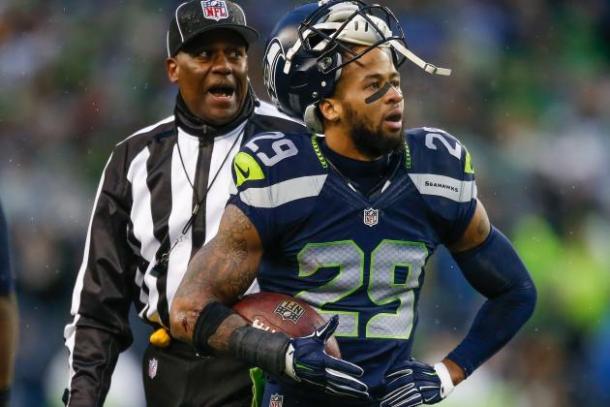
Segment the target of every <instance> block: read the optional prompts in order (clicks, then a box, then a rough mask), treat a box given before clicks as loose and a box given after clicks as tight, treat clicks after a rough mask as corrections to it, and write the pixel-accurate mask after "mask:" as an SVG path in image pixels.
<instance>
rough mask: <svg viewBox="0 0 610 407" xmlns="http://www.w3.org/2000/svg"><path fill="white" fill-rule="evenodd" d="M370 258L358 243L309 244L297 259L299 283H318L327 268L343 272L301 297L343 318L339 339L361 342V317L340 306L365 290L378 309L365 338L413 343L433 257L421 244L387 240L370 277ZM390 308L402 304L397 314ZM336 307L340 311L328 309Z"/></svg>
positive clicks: (377, 253) (373, 259)
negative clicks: (423, 278) (418, 301)
mask: <svg viewBox="0 0 610 407" xmlns="http://www.w3.org/2000/svg"><path fill="white" fill-rule="evenodd" d="M365 257H366V255H365V253H364V252H363V251H362V249H361V248H360V247H359V246H358V245H357V244H356V242H354V241H353V240H343V241H338V242H328V243H309V244H307V245H306V246H305V247H303V249H302V250H301V252H300V253H299V255H298V261H299V278H301V279H311V280H314V279H315V274H316V273H318V272H319V271H320V270H321V269H323V268H338V269H339V272H338V273H337V274H336V275H335V277H334V278H333V279H332V280H330V281H328V282H326V283H324V284H322V285H320V286H318V287H316V288H314V289H311V290H306V291H302V292H300V293H298V294H297V297H299V298H302V299H304V300H306V301H307V302H309V303H311V304H312V305H314V306H316V307H317V308H318V310H319V311H320V313H322V314H331V315H332V314H338V315H339V320H340V324H339V328H338V329H337V331H336V333H335V334H336V335H337V336H342V337H357V336H358V332H359V330H360V329H359V325H360V323H361V319H362V316H361V314H360V313H359V312H357V311H344V310H341V308H342V307H341V303H342V302H344V301H349V300H350V299H348V297H350V296H351V295H352V294H354V293H355V292H356V291H358V290H359V289H360V288H361V287H365V289H366V293H367V294H368V299H369V300H370V302H372V303H373V304H374V305H375V307H376V308H377V309H378V311H377V312H376V313H375V315H373V316H372V317H370V318H369V319H368V321H367V322H366V328H365V335H366V338H378V339H405V340H406V339H409V337H410V336H411V331H412V330H413V320H414V315H415V289H417V288H418V287H419V277H420V275H421V272H422V270H423V266H424V264H425V262H426V258H427V257H428V249H427V247H426V246H425V244H423V243H419V242H404V241H399V240H388V239H386V240H383V241H381V242H380V243H379V244H378V245H377V247H376V248H375V249H374V250H373V251H372V252H371V253H370V255H369V256H368V257H369V259H368V260H369V261H368V264H370V273H365V264H366V263H367V261H366V260H367V259H366V258H365ZM399 270H406V278H404V277H403V278H402V279H400V280H403V281H398V280H399V278H398V276H399V274H400V273H399ZM365 278H366V280H365ZM351 300H352V301H351V302H350V304H351V306H350V308H357V307H358V306H362V307H366V306H367V305H368V304H369V302H368V301H367V304H356V303H355V302H354V301H357V299H356V298H352V299H351ZM391 303H396V304H397V307H396V308H395V309H396V310H395V311H394V312H389V311H388V305H389V304H391ZM333 305H335V306H333ZM323 307H324V308H326V310H322V308H323ZM335 307H336V309H337V310H332V311H330V310H329V309H333V308H335ZM369 307H370V306H369ZM390 308H392V307H390ZM373 311H375V308H373Z"/></svg>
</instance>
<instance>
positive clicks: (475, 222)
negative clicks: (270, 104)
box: [171, 1, 536, 407]
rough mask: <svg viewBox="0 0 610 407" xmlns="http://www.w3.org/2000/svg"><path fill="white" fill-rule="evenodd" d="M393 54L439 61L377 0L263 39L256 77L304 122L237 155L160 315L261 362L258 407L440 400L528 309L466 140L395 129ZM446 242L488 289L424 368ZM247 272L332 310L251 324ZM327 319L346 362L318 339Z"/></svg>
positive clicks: (287, 26)
mask: <svg viewBox="0 0 610 407" xmlns="http://www.w3.org/2000/svg"><path fill="white" fill-rule="evenodd" d="M405 59H408V60H410V61H412V62H414V63H415V64H417V65H419V66H420V67H421V68H422V69H424V70H425V71H426V72H428V73H430V74H440V75H448V74H450V70H448V69H443V68H437V67H435V66H434V65H431V64H428V63H426V62H425V61H423V60H422V59H420V58H419V57H417V56H416V55H415V54H413V53H412V52H411V51H410V50H409V49H408V48H407V45H406V42H405V39H404V35H403V33H402V29H401V28H400V25H399V24H398V21H397V20H396V18H395V17H394V16H393V14H392V12H391V11H390V10H389V9H387V8H386V7H383V6H378V5H374V6H369V5H367V4H365V3H363V2H361V1H331V2H321V3H320V4H309V5H305V6H302V7H300V8H298V9H296V10H294V11H293V12H291V13H289V14H288V15H287V16H286V17H285V18H284V19H283V20H282V21H281V22H280V23H279V24H278V26H277V27H276V29H275V30H274V33H273V35H272V39H271V40H270V41H269V43H268V46H267V50H266V53H265V83H266V86H267V89H268V91H269V93H270V95H271V97H272V98H273V100H274V102H275V103H276V104H277V105H278V106H279V107H280V108H281V109H282V110H283V111H285V112H287V113H289V114H291V115H293V116H296V117H303V118H304V120H305V121H306V123H307V124H308V125H309V126H310V128H311V129H312V132H311V134H283V133H277V132H275V133H266V134H261V135H259V136H257V137H254V138H252V139H251V140H250V141H249V142H248V143H247V144H245V145H244V147H243V148H242V150H241V152H240V153H238V154H237V155H236V157H235V160H234V177H235V186H236V190H235V191H233V194H232V197H231V199H230V201H229V204H228V206H227V207H226V210H225V213H224V215H223V218H222V221H221V225H220V230H219V233H218V235H217V236H216V237H215V238H214V239H213V240H212V241H210V242H209V243H208V244H207V245H206V246H205V247H204V248H202V249H201V250H200V251H199V253H198V254H197V255H196V256H195V257H194V258H193V260H192V262H191V264H190V265H189V269H188V271H187V274H186V276H185V279H184V280H183V282H182V284H181V286H180V288H179V289H178V292H177V294H176V297H175V299H174V302H173V306H172V312H171V322H172V334H173V335H174V336H175V337H178V338H180V339H182V340H185V341H192V343H193V344H194V345H195V347H197V348H198V349H201V350H204V351H212V352H216V353H219V354H222V353H224V354H231V355H233V356H234V357H236V358H239V359H241V360H244V361H247V362H248V363H251V364H253V365H256V366H259V367H261V368H263V369H264V370H265V371H266V372H267V373H268V375H269V378H268V383H267V386H266V390H265V395H264V401H263V405H264V406H279V405H282V406H284V407H286V406H290V407H291V406H313V405H315V406H324V405H328V406H338V405H341V406H352V405H353V406H382V407H393V406H396V407H398V406H403V407H404V406H416V405H420V404H434V403H436V402H439V401H440V400H442V399H443V398H445V397H447V396H448V395H449V394H450V393H451V391H452V389H453V388H454V386H455V385H457V384H458V383H459V382H461V381H462V380H464V379H465V378H466V377H468V375H470V374H472V372H473V371H474V370H475V369H476V368H477V367H479V366H480V365H481V364H482V363H483V362H484V361H485V360H487V359H488V358H489V357H491V356H492V355H493V354H494V353H496V352H497V351H498V350H499V349H500V348H502V347H503V346H504V345H505V344H506V343H507V342H508V341H509V340H510V339H511V338H512V337H513V336H514V335H515V333H516V332H517V331H518V330H519V329H520V327H521V326H522V325H523V324H524V323H525V322H526V321H527V319H528V318H529V317H530V315H531V313H532V311H533V309H534V305H535V301H536V291H535V288H534V285H533V283H532V280H531V279H530V276H529V274H528V272H527V270H526V269H525V267H524V265H523V263H522V262H521V260H520V259H519V257H518V255H517V254H516V252H515V251H514V249H513V247H512V245H511V243H510V242H509V241H508V239H507V238H506V237H505V236H504V235H503V234H502V233H501V232H500V231H498V230H497V229H496V228H494V227H493V226H491V225H490V222H489V219H488V217H487V214H486V212H485V208H484V206H483V204H482V203H481V202H480V201H479V200H478V199H477V188H476V184H475V179H474V169H473V166H472V162H471V157H470V154H469V153H468V151H467V150H466V148H465V147H464V146H463V145H462V144H461V143H460V142H459V141H458V140H457V139H456V138H454V137H453V136H451V135H450V134H448V133H447V132H445V131H443V130H439V129H435V128H418V129H412V130H408V131H406V132H405V131H404V129H403V128H404V117H403V109H404V98H403V94H402V91H401V84H400V74H399V72H398V70H397V67H398V66H399V65H400V64H401V63H402V62H403V60H405ZM318 133H321V134H318ZM322 134H323V136H322ZM441 244H443V245H446V246H447V247H448V248H449V249H450V251H451V252H452V253H453V257H454V258H455V260H456V261H457V263H458V264H459V266H460V268H461V270H462V272H463V273H464V275H465V276H466V279H467V280H468V281H469V282H470V284H471V285H472V286H473V287H474V288H475V289H476V290H477V291H479V292H480V293H482V294H483V295H484V296H485V297H486V298H487V301H486V302H485V303H484V304H483V306H482V307H481V309H480V310H479V312H478V314H477V316H476V318H475V320H474V323H473V325H472V327H471V329H470V331H469V332H468V334H467V335H466V337H465V338H464V339H463V341H462V342H461V343H460V344H459V345H458V346H457V347H456V348H455V349H453V350H451V351H450V352H449V353H448V355H447V357H446V358H444V359H443V360H442V361H439V362H438V363H436V364H434V365H428V364H426V363H423V362H420V361H417V360H415V359H414V358H413V356H412V354H411V348H412V343H413V336H414V331H415V327H416V325H417V303H418V299H419V293H420V290H421V287H422V284H423V281H424V274H425V272H424V267H425V265H426V261H427V260H428V258H429V257H430V255H431V254H432V253H433V252H434V250H435V249H436V248H437V247H438V246H439V245H441ZM255 278H256V279H258V283H259V284H260V287H261V289H262V290H263V291H273V292H279V293H284V294H289V295H293V296H296V297H299V298H302V299H304V300H306V301H308V302H309V303H311V304H312V305H314V306H315V307H317V308H318V309H319V310H320V312H322V313H324V314H327V315H328V316H329V317H330V319H329V322H328V323H327V324H326V325H325V326H324V327H323V328H321V329H320V330H318V331H317V332H315V333H313V334H312V335H311V336H308V337H301V338H289V337H287V336H286V335H284V334H282V333H270V332H265V331H262V330H258V329H255V328H253V327H250V326H248V325H247V324H246V322H245V320H243V319H242V318H241V317H240V316H238V315H237V314H235V313H233V312H232V310H231V309H230V308H229V306H230V305H231V304H232V303H234V302H235V301H236V300H237V299H238V298H239V296H240V295H241V294H242V293H243V292H244V291H245V290H246V289H247V288H248V287H249V286H250V284H251V283H252V281H253V280H254V279H255ZM333 333H334V334H335V335H336V337H337V339H338V341H339V345H340V348H341V353H342V358H343V359H335V358H332V357H330V356H329V355H327V354H326V353H324V351H323V349H324V341H325V340H326V339H327V338H328V337H329V336H330V335H331V334H333ZM303 383H304V384H306V385H302V384H303ZM312 385H313V386H314V387H313V388H312ZM316 388H317V389H321V390H323V391H315V389H316ZM312 389H314V391H312Z"/></svg>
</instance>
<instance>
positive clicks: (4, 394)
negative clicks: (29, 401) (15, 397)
mask: <svg viewBox="0 0 610 407" xmlns="http://www.w3.org/2000/svg"><path fill="white" fill-rule="evenodd" d="M10 401H11V388H10V387H7V388H5V389H2V390H0V407H8V405H9V402H10Z"/></svg>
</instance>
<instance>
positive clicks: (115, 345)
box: [64, 0, 303, 407]
mask: <svg viewBox="0 0 610 407" xmlns="http://www.w3.org/2000/svg"><path fill="white" fill-rule="evenodd" d="M257 37H258V34H257V32H256V31H255V30H254V29H252V28H250V27H248V26H247V25H246V18H245V15H244V12H243V10H242V9H241V8H240V7H239V6H238V5H237V4H235V3H233V2H230V1H226V0H225V1H199V0H197V1H189V2H186V3H183V4H181V5H180V6H178V8H177V9H176V10H175V13H174V18H173V19H172V21H171V22H170V25H169V30H168V33H167V53H168V58H167V60H166V69H167V74H168V77H169V79H170V81H171V82H172V83H175V84H176V85H177V87H178V90H179V91H178V94H177V97H176V104H175V109H174V114H173V115H171V116H169V117H167V118H165V119H163V120H161V121H159V122H158V123H156V124H153V125H150V126H148V127H145V128H143V129H141V130H139V131H137V132H136V133H134V134H132V135H131V136H129V137H128V138H126V139H125V140H123V141H122V142H120V143H119V144H117V145H116V146H115V148H114V150H113V152H112V154H111V156H110V159H109V160H108V163H107V164H106V167H105V169H104V172H103V174H102V177H101V181H100V184H99V187H98V190H97V195H96V197H95V203H94V207H93V213H92V216H91V220H90V223H89V229H88V233H87V238H86V242H85V250H84V258H83V263H82V266H81V268H80V270H79V272H78V276H77V278H76V283H75V286H74V293H73V296H72V307H71V314H72V315H73V316H74V319H73V321H72V322H71V323H70V324H69V325H67V326H66V328H65V332H64V336H65V340H66V346H67V348H68V349H69V352H70V355H69V367H70V378H69V383H68V388H67V389H66V391H65V392H64V402H65V403H66V405H68V406H70V407H76V406H87V407H91V406H101V405H103V402H104V399H105V397H106V393H107V392H108V388H109V387H110V380H111V376H112V372H113V370H114V367H115V364H116V361H117V357H118V355H119V353H120V352H122V351H124V350H125V349H127V348H128V347H129V346H130V344H131V343H132V334H131V330H130V327H129V322H128V313H129V308H130V305H131V304H132V303H133V304H134V306H135V309H136V311H137V313H138V315H139V317H140V318H142V319H143V320H144V321H146V322H147V323H148V324H149V325H150V326H151V337H150V342H151V344H150V345H149V347H148V349H147V350H146V353H145V355H144V360H143V366H142V372H143V379H144V388H145V393H146V400H147V405H148V406H153V407H155V406H159V407H161V406H162V407H174V406H175V407H178V406H206V407H212V406H223V407H237V406H240V407H241V406H244V407H245V406H250V405H251V402H252V388H253V384H252V381H251V379H250V375H249V370H248V367H247V366H245V365H242V364H241V363H240V362H237V361H235V360H233V359H219V358H214V357H210V356H207V355H196V354H195V353H194V351H193V349H192V348H191V347H190V346H188V345H186V344H184V343H181V342H178V341H176V340H172V338H170V337H169V335H168V334H167V330H166V329H165V328H167V327H168V326H169V307H170V306H171V303H172V299H173V297H174V294H175V292H176V289H177V287H178V285H179V284H180V281H181V279H182V277H183V275H184V273H185V271H186V268H187V265H188V262H189V260H190V258H191V257H192V255H193V254H194V253H195V252H197V249H198V248H199V247H201V246H202V245H203V244H204V243H205V242H207V241H208V240H210V239H211V238H212V237H213V236H214V234H215V233H216V232H217V229H218V225H219V222H220V217H221V214H222V212H223V209H224V206H225V203H226V201H227V199H228V198H229V191H230V189H231V186H232V177H231V162H232V158H233V156H234V154H235V153H236V152H237V151H238V150H239V148H240V146H241V144H243V143H244V141H245V140H247V139H248V138H249V137H251V136H252V135H254V134H256V133H260V132H264V131H282V132H291V131H302V130H303V126H302V125H301V124H300V123H298V122H296V121H294V120H293V119H290V118H288V117H287V116H285V115H283V114H281V113H279V112H278V111H277V110H276V109H275V108H274V107H272V106H271V105H270V104H267V103H265V102H262V101H260V100H258V99H257V98H256V96H255V95H254V94H253V92H252V89H251V88H250V86H249V82H248V76H247V56H246V51H247V48H248V45H249V44H250V43H252V42H253V41H255V40H256V39H257Z"/></svg>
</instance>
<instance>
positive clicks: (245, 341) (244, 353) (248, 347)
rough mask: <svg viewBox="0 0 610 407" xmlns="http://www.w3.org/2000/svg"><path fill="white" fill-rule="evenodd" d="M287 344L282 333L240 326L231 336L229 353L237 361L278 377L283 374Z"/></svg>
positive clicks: (286, 339) (286, 337) (287, 338)
mask: <svg viewBox="0 0 610 407" xmlns="http://www.w3.org/2000/svg"><path fill="white" fill-rule="evenodd" d="M289 342H290V338H289V337H288V336H287V335H285V334H283V333H279V332H277V333H271V332H267V331H263V330H261V329H257V328H253V327H251V326H242V327H239V328H237V329H236V330H235V331H233V333H232V334H231V338H230V339H229V351H230V352H231V354H232V355H233V356H235V357H236V358H237V359H239V360H242V361H244V362H246V363H248V364H250V365H253V366H257V367H260V368H261V369H263V370H264V371H265V372H267V373H270V374H273V375H276V376H279V375H282V374H284V370H285V365H286V351H287V350H288V345H289Z"/></svg>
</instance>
